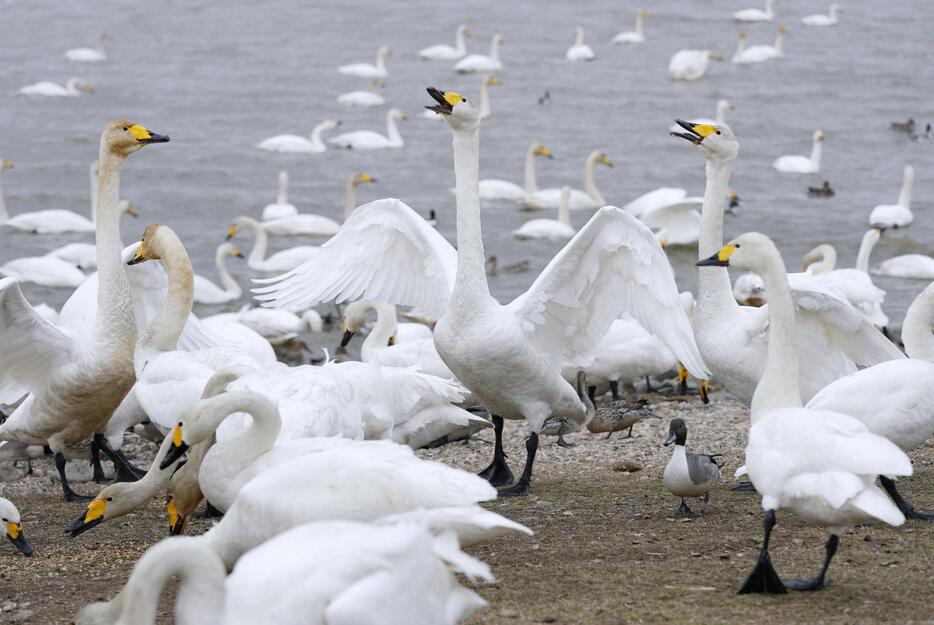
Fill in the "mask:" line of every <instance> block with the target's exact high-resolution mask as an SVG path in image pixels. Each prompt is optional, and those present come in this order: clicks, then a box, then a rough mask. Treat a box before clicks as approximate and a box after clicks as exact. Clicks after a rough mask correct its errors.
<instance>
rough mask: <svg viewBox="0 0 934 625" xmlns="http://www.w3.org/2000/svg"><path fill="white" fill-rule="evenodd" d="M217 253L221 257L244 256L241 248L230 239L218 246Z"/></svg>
mask: <svg viewBox="0 0 934 625" xmlns="http://www.w3.org/2000/svg"><path fill="white" fill-rule="evenodd" d="M217 255H218V256H219V257H221V258H226V257H227V256H233V257H235V258H243V252H241V251H240V248H239V247H237V246H236V245H234V244H233V243H230V242H229V241H225V242H224V243H221V244H220V245H218V246H217Z"/></svg>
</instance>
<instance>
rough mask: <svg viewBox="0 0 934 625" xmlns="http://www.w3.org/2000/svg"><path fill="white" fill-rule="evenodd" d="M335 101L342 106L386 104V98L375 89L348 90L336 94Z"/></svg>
mask: <svg viewBox="0 0 934 625" xmlns="http://www.w3.org/2000/svg"><path fill="white" fill-rule="evenodd" d="M337 103H338V104H342V105H344V106H362V107H368V106H382V105H384V104H386V98H384V97H383V96H381V95H380V94H378V93H376V92H375V91H364V90H362V89H361V90H357V91H349V92H347V93H342V94H340V95H339V96H337Z"/></svg>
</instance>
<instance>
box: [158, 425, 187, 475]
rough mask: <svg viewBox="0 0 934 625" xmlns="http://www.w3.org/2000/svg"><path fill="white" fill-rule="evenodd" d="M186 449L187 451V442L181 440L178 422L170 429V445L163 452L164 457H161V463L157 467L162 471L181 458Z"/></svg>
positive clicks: (180, 427)
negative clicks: (167, 449) (166, 450)
mask: <svg viewBox="0 0 934 625" xmlns="http://www.w3.org/2000/svg"><path fill="white" fill-rule="evenodd" d="M186 451H188V444H187V443H185V441H184V440H182V426H181V424H178V425H176V426H175V427H174V428H173V429H172V446H171V447H169V451H168V452H167V453H166V454H165V458H163V459H162V463H161V464H160V465H159V469H160V470H162V471H164V470H165V469H167V468H169V466H171V464H172V463H173V462H175V461H176V460H178V459H179V458H181V457H182V455H183V454H184V453H185V452H186Z"/></svg>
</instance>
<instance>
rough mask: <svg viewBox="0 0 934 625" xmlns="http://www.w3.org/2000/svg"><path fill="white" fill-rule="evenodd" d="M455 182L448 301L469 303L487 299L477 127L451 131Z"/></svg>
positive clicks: (478, 132) (478, 133)
mask: <svg viewBox="0 0 934 625" xmlns="http://www.w3.org/2000/svg"><path fill="white" fill-rule="evenodd" d="M454 180H455V184H456V198H457V276H456V278H455V281H454V294H453V296H452V298H451V302H452V303H453V302H454V301H456V300H466V301H469V300H471V299H473V298H474V296H476V295H485V296H489V293H490V289H489V285H488V284H487V281H486V267H485V257H484V253H483V238H482V234H481V230H480V197H479V192H480V190H479V180H480V128H479V127H477V126H474V127H472V128H468V129H455V130H454Z"/></svg>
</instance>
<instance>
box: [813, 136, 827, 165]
mask: <svg viewBox="0 0 934 625" xmlns="http://www.w3.org/2000/svg"><path fill="white" fill-rule="evenodd" d="M823 145H824V142H823V141H819V140H817V139H815V140H814V145H813V146H812V147H811V163H812V164H813V165H814V168H815V169H820V156H821V149H822V148H821V146H823Z"/></svg>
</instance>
